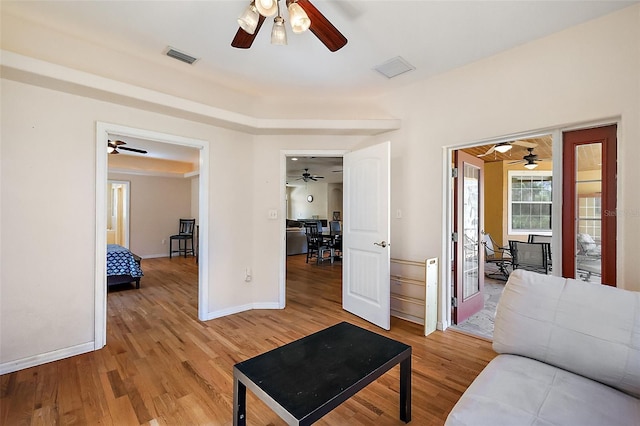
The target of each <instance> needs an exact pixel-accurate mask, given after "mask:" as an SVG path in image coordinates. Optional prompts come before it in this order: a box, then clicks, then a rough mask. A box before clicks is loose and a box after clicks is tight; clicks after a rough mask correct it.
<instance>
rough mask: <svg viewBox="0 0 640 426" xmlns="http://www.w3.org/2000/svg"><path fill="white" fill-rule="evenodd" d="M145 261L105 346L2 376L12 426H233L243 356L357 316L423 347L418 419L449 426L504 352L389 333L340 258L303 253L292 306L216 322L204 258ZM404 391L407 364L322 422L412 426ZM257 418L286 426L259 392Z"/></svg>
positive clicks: (418, 354) (407, 326)
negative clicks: (207, 317) (364, 308)
mask: <svg viewBox="0 0 640 426" xmlns="http://www.w3.org/2000/svg"><path fill="white" fill-rule="evenodd" d="M142 264H143V269H144V272H145V277H144V278H143V279H142V283H141V284H142V286H141V288H140V289H139V290H135V289H134V288H133V287H126V286H125V288H124V289H119V290H117V291H110V292H109V294H108V320H107V324H108V325H107V336H108V337H107V346H106V347H105V348H103V349H101V350H99V351H96V352H92V353H88V354H84V355H80V356H75V357H72V358H68V359H64V360H61V361H57V362H53V363H48V364H45V365H41V366H38V367H33V368H29V369H25V370H22V371H18V372H15V373H11V374H5V375H3V376H1V377H0V384H1V397H2V399H1V405H0V410H1V412H0V424H2V425H29V424H31V425H41V424H44V425H53V424H78V425H85V424H88V425H97V424H101V425H138V424H154V425H155V424H163V425H195V424H208V425H230V424H232V411H233V410H232V401H233V376H232V374H233V373H232V371H233V365H234V364H235V363H237V362H239V361H242V360H245V359H247V358H250V357H252V356H254V355H257V354H260V353H262V352H264V351H266V350H269V349H273V348H275V347H278V346H281V345H282V344H284V343H288V342H290V341H292V340H295V339H298V338H300V337H303V336H305V335H307V334H309V333H312V332H315V331H318V330H320V329H322V328H325V327H327V326H330V325H333V324H335V323H337V322H339V321H350V322H352V323H354V324H357V325H360V326H362V327H364V328H367V329H370V330H373V331H376V332H379V333H381V334H383V335H387V336H390V337H392V338H394V339H397V340H400V341H402V342H405V343H407V344H409V345H411V346H412V347H413V359H412V363H413V365H412V367H413V368H412V370H413V376H412V394H413V401H412V402H413V404H412V414H413V415H412V422H411V424H415V425H440V424H442V423H443V422H444V419H445V418H446V416H447V414H448V413H449V411H450V410H451V408H452V407H453V405H454V404H455V402H456V401H457V400H458V398H459V397H460V395H461V394H462V392H463V391H464V390H465V389H466V388H467V386H468V385H469V384H470V383H471V381H472V380H473V379H474V378H475V377H476V375H477V374H478V373H479V372H480V371H481V370H482V369H483V368H484V366H485V365H486V364H487V363H488V362H489V361H490V360H491V359H492V358H493V357H494V356H495V353H494V352H493V351H492V350H491V347H490V343H488V342H486V341H484V340H480V339H476V338H473V337H470V336H466V335H463V334H460V333H456V332H454V331H447V332H439V331H438V332H435V333H433V334H431V335H430V336H428V337H424V336H422V335H421V327H419V326H417V325H415V324H412V323H408V322H406V321H402V320H396V319H394V320H393V321H392V328H391V331H390V332H386V331H384V330H381V329H378V328H376V327H374V326H372V325H370V324H368V323H367V322H365V321H363V320H361V319H359V318H358V317H355V316H353V315H351V314H349V313H347V312H345V311H343V310H342V308H341V298H342V297H341V282H340V274H341V266H340V265H339V263H336V264H334V265H331V264H329V263H325V264H323V265H315V264H308V265H307V264H305V262H304V256H291V257H289V259H288V266H287V271H288V273H287V307H286V309H283V310H253V311H249V312H243V313H240V314H235V315H230V316H227V317H225V318H219V319H215V320H212V321H207V322H200V321H198V320H197V306H196V305H197V284H196V283H197V277H196V274H197V270H196V267H195V264H194V262H193V258H188V259H186V260H185V259H184V258H179V257H178V258H173V259H171V260H170V259H168V258H165V259H147V260H143V263H142ZM234 285H237V284H234ZM243 285H244V284H243ZM247 286H251V284H247ZM398 387H399V367H398V366H396V367H394V368H393V369H392V370H390V371H389V372H388V373H386V374H385V375H383V376H382V377H381V378H379V379H378V380H377V381H375V382H374V383H372V384H370V385H369V386H368V387H366V388H365V389H363V390H362V391H360V392H359V393H358V394H356V395H355V396H354V397H353V398H351V399H349V400H348V401H347V402H345V403H344V404H342V405H341V406H340V407H338V408H337V409H335V410H334V411H332V412H331V413H329V414H328V415H327V416H325V417H324V418H323V419H321V420H320V421H319V422H318V423H317V424H319V425H347V424H348V425H374V424H375V425H400V424H404V423H402V422H401V421H400V420H399V418H398V415H399V414H398V413H399V408H398V405H399V400H398ZM247 418H248V424H250V425H282V424H284V422H283V421H282V420H280V418H279V417H278V416H277V415H276V414H274V413H273V411H271V410H270V409H269V408H267V407H266V406H265V405H264V404H262V402H261V401H259V400H258V399H257V398H256V397H255V396H254V395H253V394H252V393H251V391H248V392H247Z"/></svg>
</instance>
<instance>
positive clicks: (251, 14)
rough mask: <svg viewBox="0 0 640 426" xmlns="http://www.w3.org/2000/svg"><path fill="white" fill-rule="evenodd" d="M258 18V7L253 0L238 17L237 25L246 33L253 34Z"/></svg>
mask: <svg viewBox="0 0 640 426" xmlns="http://www.w3.org/2000/svg"><path fill="white" fill-rule="evenodd" d="M259 18H260V15H258V9H256V6H255V2H253V1H252V2H251V4H250V5H249V6H247V8H246V9H245V10H244V12H242V15H240V17H239V18H238V25H240V28H242V29H243V30H245V31H246V32H247V33H249V34H253V33H255V32H256V27H257V26H258V20H259Z"/></svg>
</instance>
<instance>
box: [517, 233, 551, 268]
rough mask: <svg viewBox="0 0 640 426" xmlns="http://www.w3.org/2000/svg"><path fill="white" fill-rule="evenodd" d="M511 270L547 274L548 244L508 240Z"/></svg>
mask: <svg viewBox="0 0 640 426" xmlns="http://www.w3.org/2000/svg"><path fill="white" fill-rule="evenodd" d="M509 248H510V249H511V256H512V257H513V260H512V265H513V269H514V270H515V269H525V270H527V271H533V272H538V273H541V274H548V273H549V262H548V260H549V255H548V253H547V251H548V249H549V243H529V242H524V241H514V240H509Z"/></svg>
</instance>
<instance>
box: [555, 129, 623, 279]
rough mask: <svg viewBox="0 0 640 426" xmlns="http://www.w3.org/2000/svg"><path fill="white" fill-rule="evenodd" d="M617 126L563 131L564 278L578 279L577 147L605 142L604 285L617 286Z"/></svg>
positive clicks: (602, 200) (603, 147)
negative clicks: (576, 260) (576, 266)
mask: <svg viewBox="0 0 640 426" xmlns="http://www.w3.org/2000/svg"><path fill="white" fill-rule="evenodd" d="M616 133H617V125H615V124H612V125H609V126H604V127H595V128H592V129H582V130H574V131H570V132H563V135H562V138H563V156H562V169H563V170H562V173H563V182H562V193H563V199H564V203H563V205H562V276H564V277H567V278H575V253H576V229H575V217H576V207H577V206H576V184H575V183H576V159H575V153H576V147H577V146H578V145H585V144H591V143H602V199H601V203H602V206H601V208H602V225H601V226H602V241H601V244H602V250H601V253H602V260H601V262H602V276H601V279H602V284H607V285H610V286H615V285H616V232H617V220H616V205H617V176H616V175H617V137H616Z"/></svg>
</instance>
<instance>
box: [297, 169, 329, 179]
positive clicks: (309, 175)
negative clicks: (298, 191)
mask: <svg viewBox="0 0 640 426" xmlns="http://www.w3.org/2000/svg"><path fill="white" fill-rule="evenodd" d="M318 179H324V176H316V175H312V174H311V173H309V169H304V173H302V177H299V178H298V179H296V180H303V181H305V182H309V181H310V180H312V181H315V182H317V181H318Z"/></svg>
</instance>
